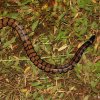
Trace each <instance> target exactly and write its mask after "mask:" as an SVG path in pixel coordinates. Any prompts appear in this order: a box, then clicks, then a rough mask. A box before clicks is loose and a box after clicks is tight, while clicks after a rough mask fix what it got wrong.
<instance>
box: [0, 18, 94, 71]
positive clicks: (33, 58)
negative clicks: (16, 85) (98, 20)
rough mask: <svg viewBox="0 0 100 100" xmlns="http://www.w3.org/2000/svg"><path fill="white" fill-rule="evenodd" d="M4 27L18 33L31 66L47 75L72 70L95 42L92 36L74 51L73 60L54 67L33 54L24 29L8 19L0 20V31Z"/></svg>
mask: <svg viewBox="0 0 100 100" xmlns="http://www.w3.org/2000/svg"><path fill="white" fill-rule="evenodd" d="M6 26H10V27H12V28H13V29H15V30H16V31H17V32H18V34H19V36H20V38H21V40H22V43H23V46H24V49H25V51H26V54H27V56H28V57H29V58H30V60H31V61H32V62H33V64H34V65H35V66H37V67H38V68H39V69H41V70H44V71H45V72H48V73H65V72H68V71H69V70H72V69H73V68H74V67H75V65H76V64H77V63H78V62H79V60H80V59H81V56H82V54H83V52H84V51H85V50H86V49H87V48H88V47H89V46H90V45H92V44H93V42H94V40H95V35H92V36H91V37H90V38H89V39H88V40H87V41H86V42H85V43H84V44H83V45H82V46H81V47H80V48H79V49H78V50H77V51H76V53H75V54H74V56H73V58H72V59H71V60H70V61H69V63H67V64H65V65H59V66H56V65H53V64H49V63H47V62H45V61H44V60H42V59H41V58H40V56H39V55H38V54H37V53H36V52H35V50H34V47H33V46H32V43H31V41H30V39H29V36H28V35H27V32H26V31H25V29H24V27H23V26H22V25H21V24H20V23H19V22H18V21H17V20H15V19H12V18H8V17H6V18H2V19H0V29H2V28H3V27H6Z"/></svg>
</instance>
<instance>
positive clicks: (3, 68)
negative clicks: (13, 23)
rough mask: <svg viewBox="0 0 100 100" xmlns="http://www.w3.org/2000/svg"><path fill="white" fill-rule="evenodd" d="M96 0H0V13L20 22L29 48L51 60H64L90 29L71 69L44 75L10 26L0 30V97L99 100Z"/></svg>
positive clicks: (3, 99)
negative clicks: (87, 43)
mask: <svg viewBox="0 0 100 100" xmlns="http://www.w3.org/2000/svg"><path fill="white" fill-rule="evenodd" d="M99 9H100V7H99V0H97V1H96V0H84V1H81V0H73V1H72V0H69V1H67V0H64V1H62V0H50V1H45V0H44V1H42V0H40V1H38V0H17V1H14V0H6V1H0V18H2V17H5V16H8V17H10V18H15V19H16V20H18V21H20V22H22V24H23V25H24V26H25V28H26V30H27V32H28V35H29V37H30V39H31V40H32V43H33V45H34V48H35V50H36V51H37V52H38V53H39V54H40V55H41V58H42V59H44V60H46V61H47V62H49V63H52V64H56V65H57V64H58V65H59V64H64V63H67V61H68V60H70V58H72V56H73V54H74V53H75V51H76V50H77V49H78V47H80V46H81V45H82V44H83V43H84V42H85V41H86V40H87V39H88V38H89V37H90V36H91V35H92V34H95V35H96V40H95V43H94V44H93V46H91V47H90V48H88V49H87V50H86V52H85V53H84V54H83V56H82V58H81V60H80V62H79V63H78V64H77V65H76V67H75V69H74V70H72V71H69V72H68V73H65V74H56V75H52V74H47V73H45V72H43V71H41V70H39V69H38V68H36V66H34V64H32V63H31V62H30V60H29V58H28V57H27V56H26V54H25V51H24V49H23V46H22V44H21V41H20V39H19V38H16V37H17V35H16V37H15V36H14V35H13V33H14V34H15V33H16V32H14V31H13V30H12V29H11V28H9V27H7V28H3V29H2V30H1V32H0V39H1V44H2V45H1V46H0V100H99V99H100V50H99V49H100V43H99V41H100V36H99V32H100V29H99Z"/></svg>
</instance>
